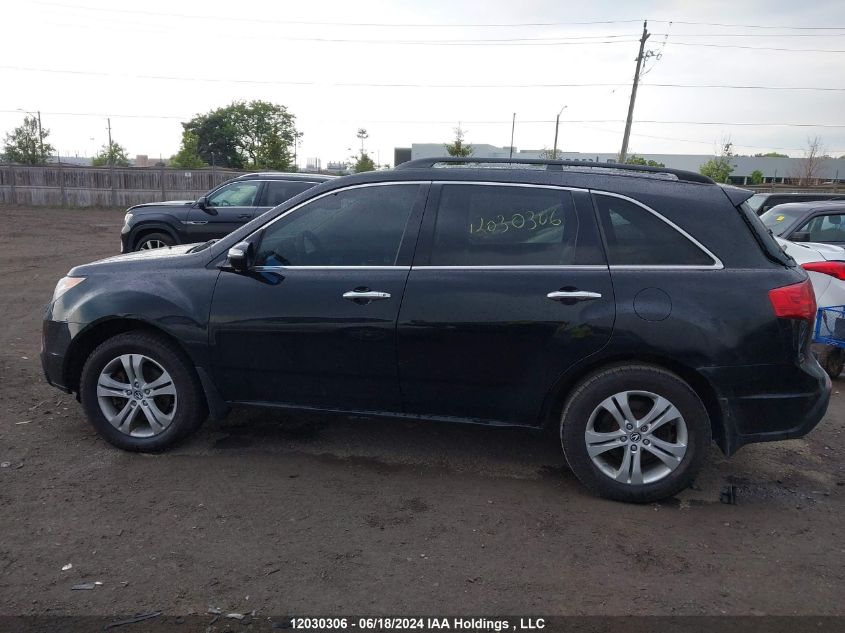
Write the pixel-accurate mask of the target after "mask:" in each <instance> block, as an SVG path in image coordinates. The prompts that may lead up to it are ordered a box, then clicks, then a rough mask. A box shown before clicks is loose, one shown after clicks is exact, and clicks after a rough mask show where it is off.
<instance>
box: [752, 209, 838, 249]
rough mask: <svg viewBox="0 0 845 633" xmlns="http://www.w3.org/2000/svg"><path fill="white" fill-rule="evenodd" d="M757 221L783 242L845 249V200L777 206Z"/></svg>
mask: <svg viewBox="0 0 845 633" xmlns="http://www.w3.org/2000/svg"><path fill="white" fill-rule="evenodd" d="M760 220H762V222H763V224H764V225H766V227H768V228H769V229H771V231H772V233H773V234H775V235H777V236H778V237H780V238H783V239H785V240H790V241H792V242H822V243H824V244H833V245H835V246H845V200H843V201H842V202H835V201H834V202H793V203H791V204H779V205H778V206H777V207H775V208H773V209H769V210H768V211H766V212H765V213H764V214H763V215H761V216H760Z"/></svg>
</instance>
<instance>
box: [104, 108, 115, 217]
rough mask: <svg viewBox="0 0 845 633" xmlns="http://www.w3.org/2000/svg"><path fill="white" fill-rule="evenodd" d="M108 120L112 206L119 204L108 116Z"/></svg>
mask: <svg viewBox="0 0 845 633" xmlns="http://www.w3.org/2000/svg"><path fill="white" fill-rule="evenodd" d="M106 122H107V123H108V126H109V149H108V160H109V183H110V184H111V206H112V207H116V206H117V191H115V182H114V160H112V151H111V150H112V145H111V119H110V118H107V119H106Z"/></svg>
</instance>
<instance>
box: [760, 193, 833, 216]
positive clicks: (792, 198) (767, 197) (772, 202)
mask: <svg viewBox="0 0 845 633" xmlns="http://www.w3.org/2000/svg"><path fill="white" fill-rule="evenodd" d="M823 200H845V194H841V193H813V192H812V191H796V192H795V193H755V194H754V195H753V196H751V197H750V198H749V199H748V206H749V207H751V210H752V211H754V212H755V213H756V214H757V215H763V214H764V213H765V212H766V211H768V210H769V209H771V208H772V207H776V206H777V205H779V204H787V203H789V202H818V201H823Z"/></svg>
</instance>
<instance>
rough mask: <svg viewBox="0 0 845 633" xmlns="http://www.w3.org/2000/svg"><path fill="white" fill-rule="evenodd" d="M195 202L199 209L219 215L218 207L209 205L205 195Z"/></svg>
mask: <svg viewBox="0 0 845 633" xmlns="http://www.w3.org/2000/svg"><path fill="white" fill-rule="evenodd" d="M195 204H196V205H197V209H199V210H201V211H205V212H206V213H207V214H208V215H217V209H215V208H214V207H212V206H209V204H208V198H206V197H205V196H202V197H201V198H199V199H198V200H197V201H196V203H195Z"/></svg>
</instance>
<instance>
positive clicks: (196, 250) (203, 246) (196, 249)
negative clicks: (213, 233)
mask: <svg viewBox="0 0 845 633" xmlns="http://www.w3.org/2000/svg"><path fill="white" fill-rule="evenodd" d="M219 241H220V240H219V239H214V240H208V241H207V242H203V243H202V244H199V245H198V246H194V247H193V248H192V249H191V250H189V251H188V252H189V253H199V252H200V251H204V250H205V249H207V248H208V247H209V246H211V245H212V244H214V242H219Z"/></svg>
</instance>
